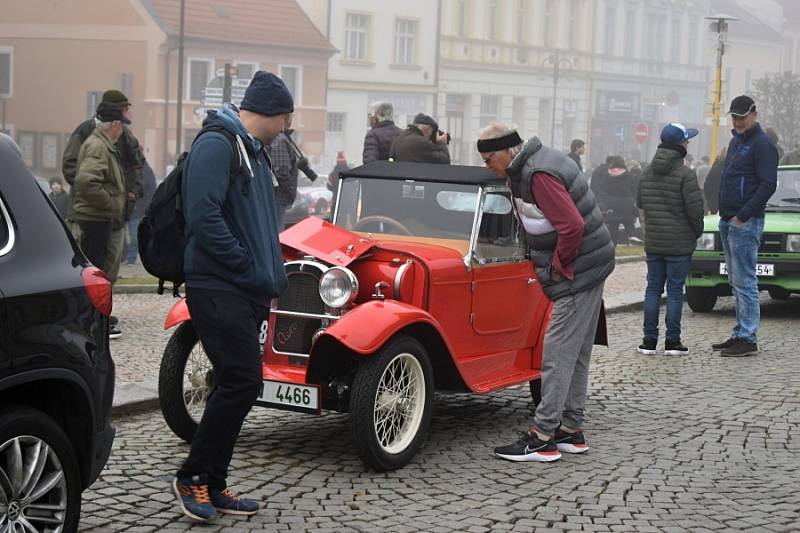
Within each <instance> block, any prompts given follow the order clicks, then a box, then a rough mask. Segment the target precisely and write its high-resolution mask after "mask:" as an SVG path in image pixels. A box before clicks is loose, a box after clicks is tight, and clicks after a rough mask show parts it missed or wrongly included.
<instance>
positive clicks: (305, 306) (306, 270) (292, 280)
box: [272, 261, 327, 356]
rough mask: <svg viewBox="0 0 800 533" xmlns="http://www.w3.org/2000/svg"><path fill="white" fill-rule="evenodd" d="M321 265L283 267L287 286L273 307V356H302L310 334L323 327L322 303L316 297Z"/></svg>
mask: <svg viewBox="0 0 800 533" xmlns="http://www.w3.org/2000/svg"><path fill="white" fill-rule="evenodd" d="M325 270H327V267H326V266H325V265H322V264H319V263H314V262H310V261H296V262H292V263H287V264H286V274H287V277H288V279H289V286H288V288H287V289H286V291H285V292H284V293H283V294H281V296H280V298H278V300H277V304H274V306H273V309H272V312H273V313H274V315H275V327H274V328H273V332H272V349H273V350H274V351H275V352H276V353H282V354H288V355H300V356H306V355H308V354H309V353H310V352H311V340H312V337H313V335H314V333H315V332H316V331H317V330H319V329H320V328H321V327H323V323H324V322H323V321H324V320H325V319H324V318H323V317H322V315H325V314H326V313H325V304H324V303H323V302H322V299H321V298H320V296H319V280H320V278H321V277H322V274H324V273H325Z"/></svg>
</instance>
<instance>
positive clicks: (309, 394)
mask: <svg viewBox="0 0 800 533" xmlns="http://www.w3.org/2000/svg"><path fill="white" fill-rule="evenodd" d="M256 403H257V404H259V405H263V406H265V407H276V408H278V409H285V410H289V411H300V412H303V413H313V414H320V411H321V410H320V407H319V387H317V386H316V385H296V384H294V383H285V382H283V381H272V380H268V379H265V380H264V382H263V384H262V385H261V394H259V395H258V399H257V400H256Z"/></svg>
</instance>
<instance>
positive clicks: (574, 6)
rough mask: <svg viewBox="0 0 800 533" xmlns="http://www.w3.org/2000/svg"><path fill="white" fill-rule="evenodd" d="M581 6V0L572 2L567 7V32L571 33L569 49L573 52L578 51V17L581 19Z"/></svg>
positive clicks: (572, 0)
mask: <svg viewBox="0 0 800 533" xmlns="http://www.w3.org/2000/svg"><path fill="white" fill-rule="evenodd" d="M580 9H581V5H580V2H579V0H571V1H570V3H569V5H568V6H567V10H568V12H567V32H569V47H570V48H571V49H573V50H577V49H578V17H580Z"/></svg>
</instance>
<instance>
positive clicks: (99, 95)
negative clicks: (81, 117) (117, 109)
mask: <svg viewBox="0 0 800 533" xmlns="http://www.w3.org/2000/svg"><path fill="white" fill-rule="evenodd" d="M102 99H103V91H89V92H87V93H86V118H91V117H93V116H94V115H95V113H96V112H97V104H99V103H100V101H101V100H102Z"/></svg>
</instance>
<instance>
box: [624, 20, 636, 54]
mask: <svg viewBox="0 0 800 533" xmlns="http://www.w3.org/2000/svg"><path fill="white" fill-rule="evenodd" d="M635 53H636V11H634V10H633V9H628V10H627V11H626V12H625V57H633V56H634V55H635Z"/></svg>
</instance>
